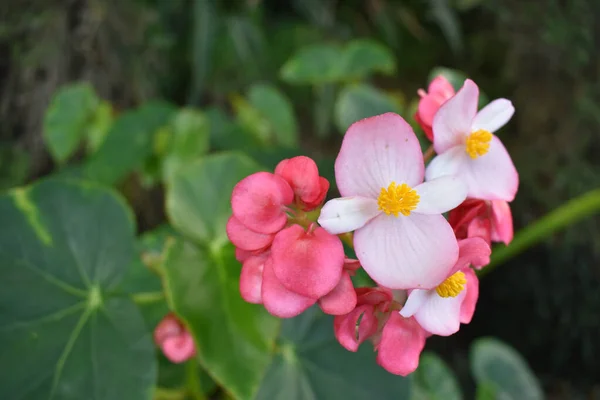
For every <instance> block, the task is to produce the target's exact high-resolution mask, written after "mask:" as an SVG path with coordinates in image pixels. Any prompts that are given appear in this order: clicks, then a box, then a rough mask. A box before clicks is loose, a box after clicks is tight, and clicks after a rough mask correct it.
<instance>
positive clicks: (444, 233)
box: [354, 213, 458, 289]
mask: <svg viewBox="0 0 600 400" xmlns="http://www.w3.org/2000/svg"><path fill="white" fill-rule="evenodd" d="M354 249H355V251H356V255H357V257H358V259H359V260H360V262H361V265H362V267H363V269H364V270H365V271H366V272H367V273H368V274H369V276H371V278H373V279H374V280H375V281H376V282H377V283H379V284H380V285H381V286H385V287H388V288H391V289H411V288H421V289H430V288H432V287H435V286H437V285H438V284H439V283H440V282H442V281H443V280H444V279H446V277H447V276H448V272H449V271H450V268H452V266H453V265H454V263H455V262H456V260H457V258H458V244H457V243H456V237H455V236H454V232H453V231H452V228H451V227H450V225H449V224H448V221H446V219H445V218H444V217H443V216H442V215H439V214H438V215H425V214H416V213H411V214H410V216H407V217H405V216H399V217H398V218H396V217H393V216H389V215H385V214H382V215H380V216H378V217H376V218H375V219H373V220H371V221H370V222H369V223H368V224H367V225H365V226H364V227H362V228H360V229H359V230H357V231H356V232H355V233H354Z"/></svg>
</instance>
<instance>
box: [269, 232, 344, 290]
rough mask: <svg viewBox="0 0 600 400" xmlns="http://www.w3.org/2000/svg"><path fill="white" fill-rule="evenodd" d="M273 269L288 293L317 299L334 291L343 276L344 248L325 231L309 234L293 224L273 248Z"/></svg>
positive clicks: (278, 238)
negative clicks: (289, 291)
mask: <svg viewBox="0 0 600 400" xmlns="http://www.w3.org/2000/svg"><path fill="white" fill-rule="evenodd" d="M271 258H272V260H273V270H274V271H275V275H276V276H277V279H278V280H279V281H280V282H281V283H282V284H283V286H285V287H286V288H287V289H288V290H291V291H293V292H295V293H298V294H300V295H302V296H306V297H311V298H313V299H318V298H319V297H322V296H324V295H326V294H327V293H329V292H330V291H332V290H333V288H334V287H335V286H336V285H337V284H338V282H339V281H340V278H341V276H342V268H343V265H344V247H343V245H342V242H341V240H340V239H339V238H338V237H337V236H334V235H331V234H329V233H327V231H325V229H323V228H316V229H314V230H313V231H312V232H306V231H305V230H304V228H302V227H301V226H300V225H292V226H290V227H289V228H286V229H284V230H282V231H281V232H279V233H278V234H277V235H276V236H275V239H274V240H273V244H272V246H271Z"/></svg>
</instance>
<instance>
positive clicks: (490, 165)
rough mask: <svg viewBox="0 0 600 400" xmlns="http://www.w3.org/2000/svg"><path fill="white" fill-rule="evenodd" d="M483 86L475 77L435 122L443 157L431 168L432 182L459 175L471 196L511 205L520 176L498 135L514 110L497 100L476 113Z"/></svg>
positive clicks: (435, 141) (438, 148) (437, 144)
mask: <svg viewBox="0 0 600 400" xmlns="http://www.w3.org/2000/svg"><path fill="white" fill-rule="evenodd" d="M478 99H479V88H478V87H477V85H476V84H475V83H474V82H473V81H472V80H470V79H467V80H466V81H465V83H464V85H463V87H462V88H461V89H460V90H459V91H458V93H456V95H455V96H454V97H452V98H451V99H449V100H448V101H446V102H445V103H444V105H443V106H442V107H440V109H439V110H438V112H437V113H436V115H435V118H434V119H433V134H434V139H433V147H434V149H435V151H436V153H437V154H438V156H437V157H435V158H434V159H433V160H432V161H431V163H430V164H429V165H428V166H427V171H426V176H427V180H432V179H436V178H440V177H443V176H452V175H454V176H458V177H460V178H461V179H462V180H464V182H465V183H466V184H467V186H468V197H473V198H477V199H482V200H505V201H512V200H513V199H514V198H515V194H516V193H517V189H518V187H519V174H518V173H517V170H516V169H515V166H514V165H513V162H512V160H511V158H510V155H509V154H508V152H507V151H506V149H505V148H504V145H503V144H502V142H501V141H500V139H498V138H497V137H496V136H494V135H492V133H493V132H495V131H497V130H498V129H500V128H501V127H502V126H504V124H506V123H507V122H508V120H510V118H511V117H512V115H513V113H514V111H515V109H514V107H513V105H512V103H511V102H510V101H509V100H506V99H497V100H494V101H492V102H491V103H489V104H488V105H487V106H485V107H484V108H483V109H481V110H480V111H479V112H477V102H478Z"/></svg>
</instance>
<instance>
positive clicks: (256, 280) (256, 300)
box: [240, 256, 268, 304]
mask: <svg viewBox="0 0 600 400" xmlns="http://www.w3.org/2000/svg"><path fill="white" fill-rule="evenodd" d="M267 258H268V256H254V257H250V258H248V259H247V260H246V261H245V262H244V265H243V266H242V272H241V274H240V294H241V295H242V298H243V299H244V300H246V301H247V302H248V303H252V304H261V303H262V295H261V291H262V281H263V269H264V265H265V261H266V260H267Z"/></svg>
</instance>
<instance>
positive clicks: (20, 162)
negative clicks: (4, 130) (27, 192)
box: [0, 142, 31, 190]
mask: <svg viewBox="0 0 600 400" xmlns="http://www.w3.org/2000/svg"><path fill="white" fill-rule="evenodd" d="M30 168H31V156H30V154H29V153H28V152H27V151H25V150H24V149H22V148H21V147H19V146H17V145H16V143H11V142H8V143H2V144H0V190H4V189H9V188H12V187H15V186H18V185H22V184H23V183H25V181H26V180H27V176H28V175H29V170H30Z"/></svg>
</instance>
